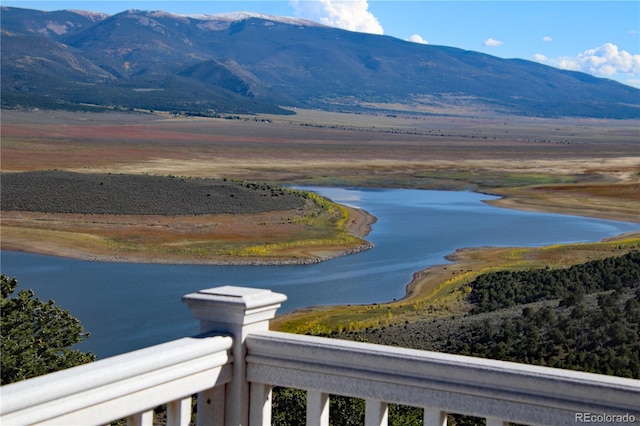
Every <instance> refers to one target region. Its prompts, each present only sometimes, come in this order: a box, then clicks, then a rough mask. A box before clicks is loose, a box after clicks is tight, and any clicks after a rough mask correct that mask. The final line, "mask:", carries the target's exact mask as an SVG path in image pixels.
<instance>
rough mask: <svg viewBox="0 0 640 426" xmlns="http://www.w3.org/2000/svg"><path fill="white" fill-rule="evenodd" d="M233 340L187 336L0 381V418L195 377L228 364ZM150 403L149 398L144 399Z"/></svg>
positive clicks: (66, 408) (54, 412)
mask: <svg viewBox="0 0 640 426" xmlns="http://www.w3.org/2000/svg"><path fill="white" fill-rule="evenodd" d="M232 345H233V339H232V338H231V337H229V336H198V337H187V338H182V339H178V340H174V341H171V342H168V343H163V344H160V345H156V346H152V347H149V348H145V349H140V350H137V351H133V352H129V353H126V354H123V355H118V356H114V357H111V358H107V359H104V360H100V361H96V362H93V363H90V364H86V365H81V366H78V367H73V368H70V369H67V370H62V371H58V372H55V373H51V374H47V375H45V376H40V377H35V378H33V379H29V380H24V381H21V382H17V383H13V384H9V385H6V386H2V387H1V388H0V416H1V417H0V418H1V419H2V421H3V423H4V422H7V423H6V424H19V423H21V422H19V421H18V419H19V418H20V417H19V416H20V412H21V411H23V410H25V411H29V410H31V413H30V414H29V415H28V416H29V417H28V419H29V420H30V421H35V420H34V417H33V411H34V410H37V415H38V416H39V420H38V421H45V420H46V419H48V418H54V417H56V416H61V415H66V414H67V413H70V412H73V411H77V410H82V409H85V408H86V407H89V406H91V405H100V404H102V403H105V402H106V401H110V400H113V399H114V398H121V397H123V396H124V395H129V394H135V393H139V392H140V391H142V390H145V389H152V388H154V387H159V386H162V385H163V384H166V383H170V382H173V381H177V380H181V379H182V378H184V377H188V376H194V377H195V376H197V375H198V374H199V373H202V372H207V371H214V370H215V369H216V368H218V369H219V368H220V367H223V366H226V365H228V364H230V363H231V361H232V357H231V355H230V348H231V347H232ZM229 375H230V374H226V376H229ZM228 379H229V377H221V376H215V375H213V374H212V375H210V378H208V379H206V380H205V381H206V385H202V384H198V385H195V387H197V388H198V389H195V390H191V389H189V388H188V387H185V388H184V390H180V391H179V392H182V393H185V395H179V396H187V395H190V394H192V393H194V392H198V391H200V390H203V389H208V388H210V387H212V386H214V385H215V384H219V382H220V380H222V382H224V381H225V380H228ZM179 396H176V397H175V398H174V397H170V398H168V399H167V400H166V401H161V402H160V403H162V402H168V401H171V400H173V399H176V398H177V397H179ZM154 403H155V402H154V401H152V400H151V399H149V401H148V404H154ZM156 405H158V404H156ZM151 406H152V407H153V405H151ZM135 412H137V411H135V410H134V411H133V412H132V413H135ZM132 413H125V414H123V415H128V414H132ZM114 415H118V414H114ZM16 416H18V417H16ZM115 418H118V417H115ZM109 420H113V418H112V419H107V421H109Z"/></svg>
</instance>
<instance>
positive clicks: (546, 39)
mask: <svg viewBox="0 0 640 426" xmlns="http://www.w3.org/2000/svg"><path fill="white" fill-rule="evenodd" d="M542 41H544V42H545V43H549V42H551V41H553V39H552V38H551V37H549V36H544V37H542Z"/></svg>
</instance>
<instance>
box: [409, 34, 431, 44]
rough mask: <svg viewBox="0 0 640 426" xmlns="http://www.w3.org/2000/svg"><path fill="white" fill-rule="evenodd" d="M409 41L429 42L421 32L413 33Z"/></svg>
mask: <svg viewBox="0 0 640 426" xmlns="http://www.w3.org/2000/svg"><path fill="white" fill-rule="evenodd" d="M408 41H412V42H414V43H419V44H429V42H428V41H427V40H425V39H423V38H422V36H421V35H420V34H413V35H412V36H411V37H409V39H408Z"/></svg>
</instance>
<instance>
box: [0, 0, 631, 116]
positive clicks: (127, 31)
mask: <svg viewBox="0 0 640 426" xmlns="http://www.w3.org/2000/svg"><path fill="white" fill-rule="evenodd" d="M1 34H2V40H1V42H2V75H1V77H2V107H3V108H18V107H20V108H33V107H38V108H65V109H92V110H100V109H144V110H161V111H170V112H176V113H183V114H196V115H215V114H229V113H231V114H239V113H249V114H250V113H281V114H287V113H292V112H291V111H292V109H291V108H295V107H299V108H316V109H324V110H349V111H357V110H362V109H365V108H371V107H375V108H386V109H388V110H393V109H394V108H399V109H407V108H414V109H416V108H417V109H420V110H423V111H427V110H429V109H431V110H434V111H435V110H437V111H447V110H451V109H452V108H455V109H456V110H457V111H460V110H463V111H469V112H485V113H491V114H494V113H504V114H517V115H530V116H539V117H558V116H576V117H601V118H638V117H640V90H638V89H635V88H633V87H630V86H626V85H623V84H621V83H618V82H615V81H612V80H608V79H602V78H596V77H593V76H591V75H588V74H584V73H579V72H573V71H566V70H560V69H556V68H553V67H549V66H546V65H542V64H539V63H536V62H531V61H526V60H522V59H502V58H498V57H495V56H491V55H486V54H482V53H478V52H474V51H468V50H462V49H457V48H453V47H445V46H435V45H428V44H426V45H425V44H417V43H412V42H408V41H404V40H400V39H397V38H393V37H389V36H380V35H372V34H364V33H358V32H351V31H345V30H341V29H337V28H333V27H327V26H323V25H320V24H317V23H314V22H310V21H304V20H300V19H295V18H284V17H276V16H268V15H259V14H252V13H235V14H225V15H197V16H196V15H194V16H183V15H175V14H170V13H166V12H162V11H141V10H127V11H124V12H121V13H118V14H115V15H111V16H109V15H106V14H101V13H94V12H85V11H72V10H65V11H56V12H43V11H37V10H30V9H21V8H10V7H2V9H1ZM287 107H289V108H287Z"/></svg>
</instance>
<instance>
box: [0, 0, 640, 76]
mask: <svg viewBox="0 0 640 426" xmlns="http://www.w3.org/2000/svg"><path fill="white" fill-rule="evenodd" d="M0 3H1V4H2V5H3V6H16V7H25V8H30V9H38V10H61V9H79V10H92V11H99V12H105V13H108V14H115V13H118V12H121V11H123V10H126V9H142V10H164V11H167V12H172V13H178V14H198V13H202V14H216V13H224V12H234V11H248V12H259V13H266V14H271V15H280V16H294V17H299V18H305V19H309V20H312V21H316V22H321V23H324V24H327V25H332V26H336V27H341V28H345V29H349V30H354V31H362V32H371V33H376V34H385V35H390V36H393V37H397V38H401V39H403V40H412V41H416V42H426V43H429V44H436V45H445V46H453V47H459V48H462V49H468V50H475V51H479V52H483V53H488V54H491V55H495V56H499V57H503V58H522V59H527V60H535V61H538V62H542V63H545V64H548V65H552V66H555V67H559V68H564V69H572V70H577V71H583V72H587V73H590V74H593V75H596V76H598V77H605V78H611V79H615V80H618V81H620V82H622V83H625V84H629V85H632V86H635V87H640V2H638V1H636V0H630V1H552V0H548V1H455V0H454V1H451V0H450V1H430V0H412V1H406V0H257V1H244V0H225V1H220V0H199V1H174V0H164V1H163V0H154V1H149V0H146V1H145V0H137V1H136V0H134V1H119V0H115V1H114V0H111V1H91V0H76V1H56V0H44V1H27V0H0Z"/></svg>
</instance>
